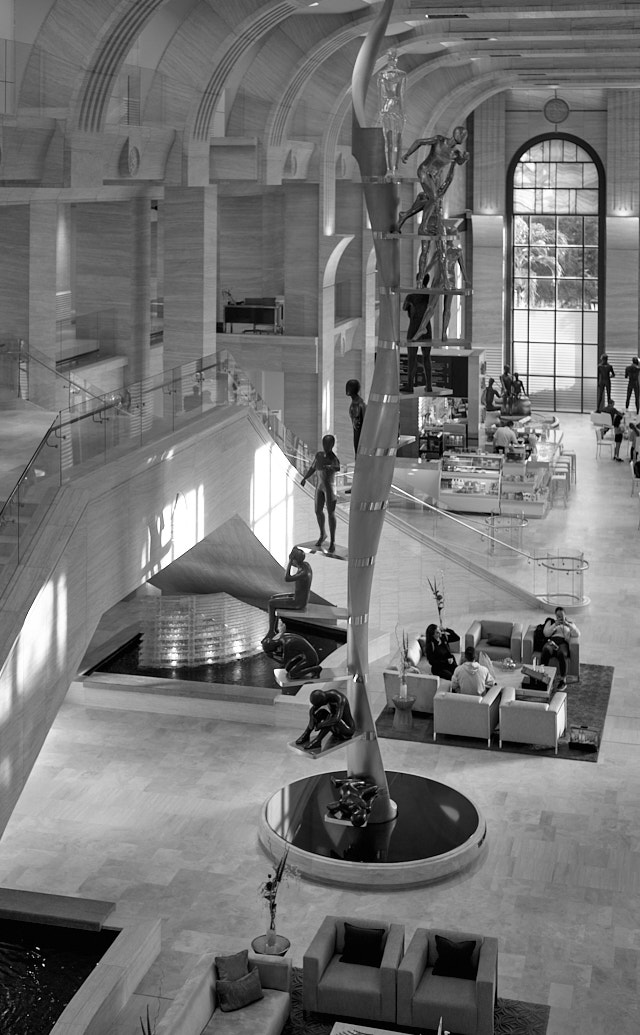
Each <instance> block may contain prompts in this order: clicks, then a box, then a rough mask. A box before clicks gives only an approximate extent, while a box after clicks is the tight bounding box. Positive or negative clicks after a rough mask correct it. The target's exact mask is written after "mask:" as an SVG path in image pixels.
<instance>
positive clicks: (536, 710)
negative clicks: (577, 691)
mask: <svg viewBox="0 0 640 1035" xmlns="http://www.w3.org/2000/svg"><path fill="white" fill-rule="evenodd" d="M566 728H567V695H566V694H565V693H564V691H562V690H559V691H558V692H557V693H555V694H554V695H553V697H552V698H551V702H550V703H549V704H543V703H542V702H538V701H517V700H516V692H515V690H514V688H513V687H512V686H506V687H505V688H504V690H503V691H502V701H501V703H500V747H502V741H503V740H514V741H516V743H518V744H536V745H537V746H538V747H552V748H554V749H555V753H556V755H557V754H558V740H559V738H560V737H561V736H562V734H563V733H564V731H565V730H566Z"/></svg>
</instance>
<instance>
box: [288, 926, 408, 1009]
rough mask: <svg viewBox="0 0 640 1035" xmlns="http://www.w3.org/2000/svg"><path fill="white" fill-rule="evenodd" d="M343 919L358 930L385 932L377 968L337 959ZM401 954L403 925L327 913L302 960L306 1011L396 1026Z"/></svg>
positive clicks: (303, 993)
mask: <svg viewBox="0 0 640 1035" xmlns="http://www.w3.org/2000/svg"><path fill="white" fill-rule="evenodd" d="M345 922H346V923H349V924H353V925H354V926H356V927H359V928H367V929H369V930H371V929H378V930H379V929H381V928H382V929H383V930H384V932H385V933H384V935H383V946H384V948H383V955H382V962H381V964H380V966H379V967H375V966H365V965H364V964H362V963H343V962H341V959H340V957H341V956H342V954H343V952H344V945H345ZM403 952H404V926H403V925H402V924H389V923H385V922H384V921H380V922H378V921H376V920H365V919H361V918H355V917H354V918H353V919H352V918H351V917H339V916H326V917H325V918H324V920H323V921H322V923H321V925H320V927H319V929H318V931H317V933H316V935H315V937H314V939H313V941H312V942H311V945H310V946H309V948H308V949H307V951H306V952H305V954H304V956H303V959H302V1002H303V1007H304V1009H305V1010H313V1011H315V1012H318V1013H328V1014H335V1015H340V1016H341V1017H355V1018H358V1019H359V1020H371V1021H376V1022H383V1021H388V1022H390V1023H392V1024H395V1020H396V973H397V970H398V966H399V964H400V960H401V959H402V954H403Z"/></svg>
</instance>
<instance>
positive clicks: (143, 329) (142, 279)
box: [72, 198, 151, 383]
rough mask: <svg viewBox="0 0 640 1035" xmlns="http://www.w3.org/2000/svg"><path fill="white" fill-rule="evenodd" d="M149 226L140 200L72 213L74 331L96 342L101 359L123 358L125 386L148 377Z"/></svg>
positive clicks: (89, 206)
mask: <svg viewBox="0 0 640 1035" xmlns="http://www.w3.org/2000/svg"><path fill="white" fill-rule="evenodd" d="M150 226H151V221H150V207H149V201H148V199H144V198H138V199H134V200H132V201H123V202H91V203H88V204H80V205H77V206H76V209H75V260H74V271H73V275H72V281H73V287H72V295H73V308H74V309H75V312H76V333H77V336H78V337H79V338H88V339H91V338H95V337H97V338H98V340H99V342H100V358H107V357H109V356H126V357H127V360H128V368H127V371H126V374H125V381H127V382H129V383H132V382H134V381H137V380H140V378H142V377H144V376H145V375H146V373H147V369H148V362H149V333H150V284H149V273H150V241H151V231H150Z"/></svg>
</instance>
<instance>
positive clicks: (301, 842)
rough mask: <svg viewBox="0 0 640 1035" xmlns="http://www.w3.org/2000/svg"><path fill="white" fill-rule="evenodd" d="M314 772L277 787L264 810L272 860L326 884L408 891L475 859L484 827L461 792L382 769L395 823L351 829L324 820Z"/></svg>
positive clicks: (327, 792) (320, 778)
mask: <svg viewBox="0 0 640 1035" xmlns="http://www.w3.org/2000/svg"><path fill="white" fill-rule="evenodd" d="M346 775H347V774H346V772H338V773H321V774H319V775H317V776H311V777H308V778H307V779H305V780H298V781H296V782H295V783H292V784H288V785H287V786H286V787H282V788H281V789H280V790H279V791H277V792H276V793H275V794H274V795H272V796H271V798H269V799H268V801H267V802H266V804H265V805H264V807H263V810H262V815H261V818H260V832H259V834H260V842H261V844H262V845H263V847H264V848H265V850H266V851H267V852H268V854H269V855H271V856H272V858H274V859H277V858H280V857H281V856H282V853H283V851H284V850H285V848H288V849H289V855H288V863H289V864H290V865H291V866H293V867H295V868H296V869H297V870H298V871H299V872H300V873H301V875H302V876H305V877H309V878H310V879H312V880H316V881H321V882H323V883H325V884H338V885H350V886H356V887H369V888H370V887H381V888H382V887H411V886H415V885H419V884H427V883H429V881H433V880H438V879H440V878H442V877H446V876H449V875H451V874H453V873H457V872H459V871H460V870H463V869H465V868H466V867H468V866H471V865H472V864H473V863H474V862H476V861H477V860H479V859H480V857H481V852H482V845H483V842H484V839H485V835H486V824H485V821H484V819H483V817H482V816H481V815H480V812H479V810H478V809H477V807H476V806H475V805H474V804H473V802H472V801H470V800H469V798H467V797H465V795H464V794H461V793H460V791H456V790H454V788H453V787H448V786H447V785H446V784H443V783H438V782H437V781H436V780H428V779H427V778H426V777H422V776H414V775H412V774H410V773H394V772H388V773H387V779H388V782H389V792H390V795H391V798H392V799H393V801H394V802H395V803H396V805H397V807H398V815H397V818H396V819H394V820H391V821H390V822H388V823H370V824H368V825H367V826H366V827H360V828H356V827H353V826H351V824H345V823H340V822H338V823H336V822H332V821H329V822H327V820H326V819H325V816H326V806H327V804H328V803H329V802H331V801H334V800H335V799H336V790H335V788H334V786H333V784H332V782H331V777H332V776H336V777H340V778H344V777H345V776H346Z"/></svg>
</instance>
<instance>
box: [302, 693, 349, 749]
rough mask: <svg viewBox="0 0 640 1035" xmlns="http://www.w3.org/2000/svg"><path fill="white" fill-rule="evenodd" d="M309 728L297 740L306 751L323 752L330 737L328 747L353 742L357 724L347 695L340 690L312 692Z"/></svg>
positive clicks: (310, 696)
mask: <svg viewBox="0 0 640 1035" xmlns="http://www.w3.org/2000/svg"><path fill="white" fill-rule="evenodd" d="M309 702H310V704H311V707H310V709H309V722H308V724H307V728H306V729H305V731H304V732H303V733H301V734H300V736H299V737H298V739H297V740H296V744H297V745H298V747H304V749H305V751H321V750H322V742H323V740H324V738H325V737H326V736H329V737H330V739H329V741H328V746H330V747H333V746H334V745H335V744H341V743H344V741H347V740H351V738H352V737H353V735H354V733H355V731H356V724H355V721H354V718H353V715H352V714H351V709H350V707H349V702H348V700H347V698H346V695H345V694H343V693H341V691H340V690H335V689H332V688H329V689H328V690H312V691H311V693H310V695H309Z"/></svg>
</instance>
